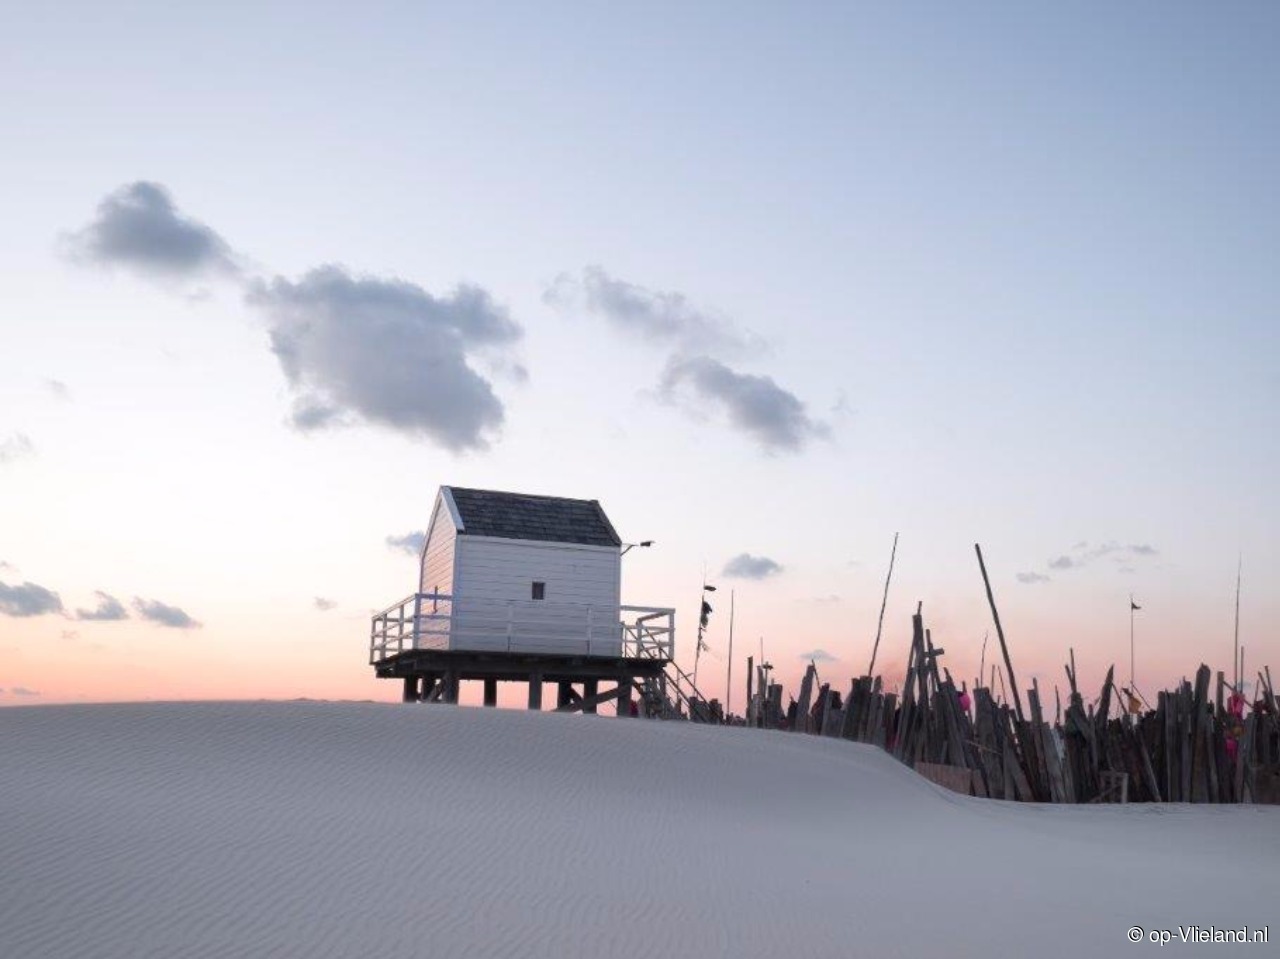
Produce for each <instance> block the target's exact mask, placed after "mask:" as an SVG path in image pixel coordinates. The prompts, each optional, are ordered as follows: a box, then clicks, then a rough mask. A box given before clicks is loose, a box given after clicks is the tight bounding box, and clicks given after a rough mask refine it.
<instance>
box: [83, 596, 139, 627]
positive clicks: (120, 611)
mask: <svg viewBox="0 0 1280 959" xmlns="http://www.w3.org/2000/svg"><path fill="white" fill-rule="evenodd" d="M94 595H95V596H97V597H98V608H97V609H77V610H76V619H80V620H85V621H88V622H103V623H112V622H116V621H118V620H121V619H128V618H129V613H128V611H127V610H125V608H124V604H123V603H121V602H120V600H118V599H116V598H115V597H114V596H110V595H108V594H107V593H103V592H100V591H99V592H95V593H94Z"/></svg>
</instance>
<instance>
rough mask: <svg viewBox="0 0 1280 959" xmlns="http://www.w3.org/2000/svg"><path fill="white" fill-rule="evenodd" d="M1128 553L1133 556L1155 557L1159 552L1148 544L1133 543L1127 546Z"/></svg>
mask: <svg viewBox="0 0 1280 959" xmlns="http://www.w3.org/2000/svg"><path fill="white" fill-rule="evenodd" d="M1129 552H1130V553H1131V554H1132V555H1134V556H1156V555H1158V553H1159V550H1157V549H1156V548H1155V547H1154V546H1152V545H1151V544H1150V543H1133V544H1130V546H1129Z"/></svg>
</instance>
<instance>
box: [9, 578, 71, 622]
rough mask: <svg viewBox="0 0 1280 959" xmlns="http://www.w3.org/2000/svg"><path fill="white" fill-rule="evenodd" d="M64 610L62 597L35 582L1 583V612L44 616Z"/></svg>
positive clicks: (21, 615)
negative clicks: (12, 584)
mask: <svg viewBox="0 0 1280 959" xmlns="http://www.w3.org/2000/svg"><path fill="white" fill-rule="evenodd" d="M60 612H62V597H60V596H59V595H58V594H57V593H55V592H53V591H52V590H48V589H45V588H44V587H43V586H37V585H36V584H35V583H22V584H21V585H19V586H9V585H7V584H5V583H0V614H4V615H5V616H19V617H23V616H43V615H44V614H46V613H60Z"/></svg>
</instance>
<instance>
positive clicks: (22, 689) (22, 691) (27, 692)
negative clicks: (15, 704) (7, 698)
mask: <svg viewBox="0 0 1280 959" xmlns="http://www.w3.org/2000/svg"><path fill="white" fill-rule="evenodd" d="M9 692H11V693H13V695H15V696H39V695H40V691H39V690H36V689H27V687H26V686H14V687H13V689H11V690H9Z"/></svg>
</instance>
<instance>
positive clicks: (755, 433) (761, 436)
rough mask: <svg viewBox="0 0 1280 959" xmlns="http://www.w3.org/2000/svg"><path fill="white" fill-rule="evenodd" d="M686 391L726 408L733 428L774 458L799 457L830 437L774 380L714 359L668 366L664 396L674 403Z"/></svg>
mask: <svg viewBox="0 0 1280 959" xmlns="http://www.w3.org/2000/svg"><path fill="white" fill-rule="evenodd" d="M682 390H689V391H691V392H692V394H693V397H694V398H696V399H699V400H706V401H709V402H711V403H712V404H716V405H719V406H720V407H722V408H723V410H724V412H725V413H726V414H727V416H728V418H729V422H730V423H731V424H732V425H733V426H734V427H736V428H738V429H740V430H742V431H743V432H745V433H747V434H748V435H750V436H751V437H753V438H754V439H755V440H756V441H757V442H759V443H760V445H761V446H762V447H763V448H764V449H765V451H766V452H769V453H776V452H779V451H782V452H798V451H799V450H801V449H803V448H804V447H805V446H806V445H808V443H809V442H810V441H811V440H813V439H815V438H825V437H827V436H828V435H830V429H829V427H828V426H827V424H825V423H823V422H820V421H818V420H814V419H812V418H811V417H810V416H809V414H808V411H807V410H806V409H805V405H804V403H802V402H801V401H800V400H799V399H797V398H796V396H795V394H793V393H790V392H788V391H787V390H785V389H783V388H782V387H780V386H779V385H778V384H777V383H775V382H774V381H773V379H772V378H771V377H768V376H757V375H754V374H750V373H739V372H737V371H736V370H733V369H731V368H729V367H728V366H726V365H725V364H723V363H721V362H720V361H719V360H715V359H712V358H711V357H709V356H691V357H673V358H672V359H671V362H670V363H668V364H667V368H666V371H665V372H664V373H663V375H662V382H661V385H660V393H661V395H662V396H663V397H665V398H666V399H668V400H674V399H675V398H676V397H677V396H678V395H679V394H680V392H681V391H682Z"/></svg>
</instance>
